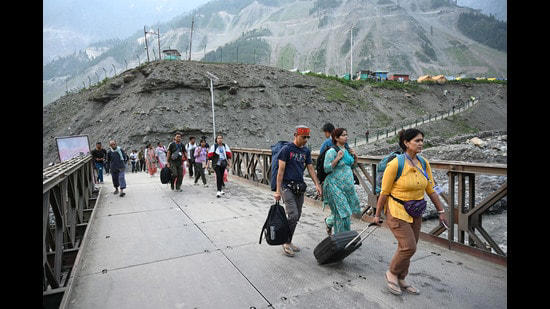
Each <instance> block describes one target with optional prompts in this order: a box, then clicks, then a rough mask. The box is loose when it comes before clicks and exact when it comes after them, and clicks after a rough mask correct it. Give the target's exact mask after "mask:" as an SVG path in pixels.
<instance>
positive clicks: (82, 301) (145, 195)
mask: <svg viewBox="0 0 550 309" xmlns="http://www.w3.org/2000/svg"><path fill="white" fill-rule="evenodd" d="M207 177H208V179H207V180H208V182H209V185H210V187H208V188H204V187H202V185H201V186H193V185H192V181H191V179H190V178H189V177H188V175H186V178H185V180H184V183H183V186H182V188H183V192H180V193H177V192H173V191H171V190H170V188H169V187H168V185H162V184H160V181H159V179H158V177H154V178H150V177H149V176H148V175H145V174H144V173H138V174H131V173H128V174H127V177H126V178H127V183H128V189H127V190H126V192H127V194H126V196H125V197H123V198H120V197H119V196H118V195H113V194H112V193H111V192H112V191H113V190H112V189H113V187H112V184H111V179H110V176H106V177H105V180H106V181H105V184H104V185H103V187H102V189H101V193H100V198H99V200H98V202H97V204H96V209H95V210H94V212H95V214H94V219H93V224H92V225H91V226H90V230H89V232H88V233H89V234H88V237H89V238H88V240H87V241H88V244H87V246H86V248H85V249H84V250H83V252H82V258H81V261H80V267H79V270H78V272H77V274H76V276H75V278H74V285H73V288H72V290H71V292H70V294H69V295H67V296H68V302H67V303H68V306H67V307H70V308H266V307H268V306H269V305H270V304H271V305H272V307H274V308H331V307H332V308H432V307H441V308H482V307H490V308H506V306H507V299H506V289H507V283H506V277H507V270H506V268H505V267H503V266H499V265H495V264H491V263H489V262H486V261H483V260H479V259H476V258H474V257H471V256H468V255H466V254H462V253H458V252H454V251H449V250H447V249H444V248H441V247H439V246H436V245H434V244H431V243H428V242H424V241H420V242H419V245H418V250H417V252H416V254H415V256H414V257H413V260H412V262H411V267H410V273H409V276H408V277H407V279H408V281H409V282H410V283H412V284H413V285H415V286H416V287H417V288H419V289H420V290H421V293H422V294H421V295H419V296H416V295H409V294H403V295H402V296H399V297H398V296H394V295H392V294H390V293H389V292H387V291H386V289H385V279H384V271H385V270H386V269H387V267H388V264H389V261H390V260H391V258H392V256H393V253H394V252H395V249H396V246H397V245H396V241H395V239H394V237H393V235H392V234H391V232H390V231H389V230H388V229H386V228H379V229H378V230H377V231H375V232H374V233H373V234H372V235H371V236H370V237H369V238H368V239H367V240H365V242H364V243H363V246H362V247H361V248H360V249H358V250H357V251H356V252H354V253H353V254H352V255H350V256H349V257H347V258H346V259H345V260H344V261H343V262H342V263H338V264H335V265H330V266H319V265H317V263H316V261H315V258H314V256H313V248H314V247H315V245H316V244H317V243H319V242H320V241H321V240H322V239H323V238H324V237H325V236H326V233H325V231H324V226H323V220H322V218H324V217H325V216H326V215H328V214H329V210H328V209H325V210H324V211H322V210H321V208H319V207H317V206H312V205H308V204H307V202H306V204H305V205H304V209H303V214H302V218H301V220H300V223H299V224H298V227H297V229H296V233H295V237H294V243H295V244H296V245H298V246H300V247H301V248H302V251H301V252H298V253H297V254H296V256H295V257H293V258H289V257H286V256H284V255H283V254H282V250H281V247H280V246H269V245H267V244H266V243H265V241H262V244H261V245H260V244H258V238H259V232H260V228H261V226H262V225H263V223H264V220H265V216H266V215H267V210H268V209H269V205H271V204H272V202H273V199H272V194H271V192H270V191H269V190H268V189H264V188H260V187H253V186H250V185H247V184H245V183H243V182H240V181H239V180H237V179H235V177H233V178H230V182H229V183H227V184H226V186H227V190H226V192H227V193H226V195H225V196H224V197H222V198H219V199H217V198H216V197H215V192H216V189H215V181H214V178H213V175H212V176H207ZM365 226H366V223H365V222H362V221H359V220H355V221H353V223H352V228H353V229H355V230H360V229H362V228H364V227H365Z"/></svg>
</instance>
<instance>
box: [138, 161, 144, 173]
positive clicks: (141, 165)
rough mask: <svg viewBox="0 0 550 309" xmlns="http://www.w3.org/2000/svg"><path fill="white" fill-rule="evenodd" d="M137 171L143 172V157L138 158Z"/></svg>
mask: <svg viewBox="0 0 550 309" xmlns="http://www.w3.org/2000/svg"><path fill="white" fill-rule="evenodd" d="M138 171H140V172H145V159H141V160H139V168H138Z"/></svg>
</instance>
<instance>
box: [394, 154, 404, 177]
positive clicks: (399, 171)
mask: <svg viewBox="0 0 550 309" xmlns="http://www.w3.org/2000/svg"><path fill="white" fill-rule="evenodd" d="M404 167H405V155H404V154H399V155H397V175H395V180H394V182H395V181H397V179H399V177H401V174H402V173H403V168H404Z"/></svg>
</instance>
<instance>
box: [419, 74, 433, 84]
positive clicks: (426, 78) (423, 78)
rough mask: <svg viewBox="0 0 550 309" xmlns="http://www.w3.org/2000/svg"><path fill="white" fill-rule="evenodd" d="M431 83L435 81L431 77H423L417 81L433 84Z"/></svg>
mask: <svg viewBox="0 0 550 309" xmlns="http://www.w3.org/2000/svg"><path fill="white" fill-rule="evenodd" d="M431 81H433V79H432V77H431V76H430V75H422V76H420V77H419V78H418V79H417V80H416V82H418V83H422V82H431Z"/></svg>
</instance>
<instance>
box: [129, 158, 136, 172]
mask: <svg viewBox="0 0 550 309" xmlns="http://www.w3.org/2000/svg"><path fill="white" fill-rule="evenodd" d="M130 162H131V163H132V173H135V172H137V167H136V164H137V161H130Z"/></svg>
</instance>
